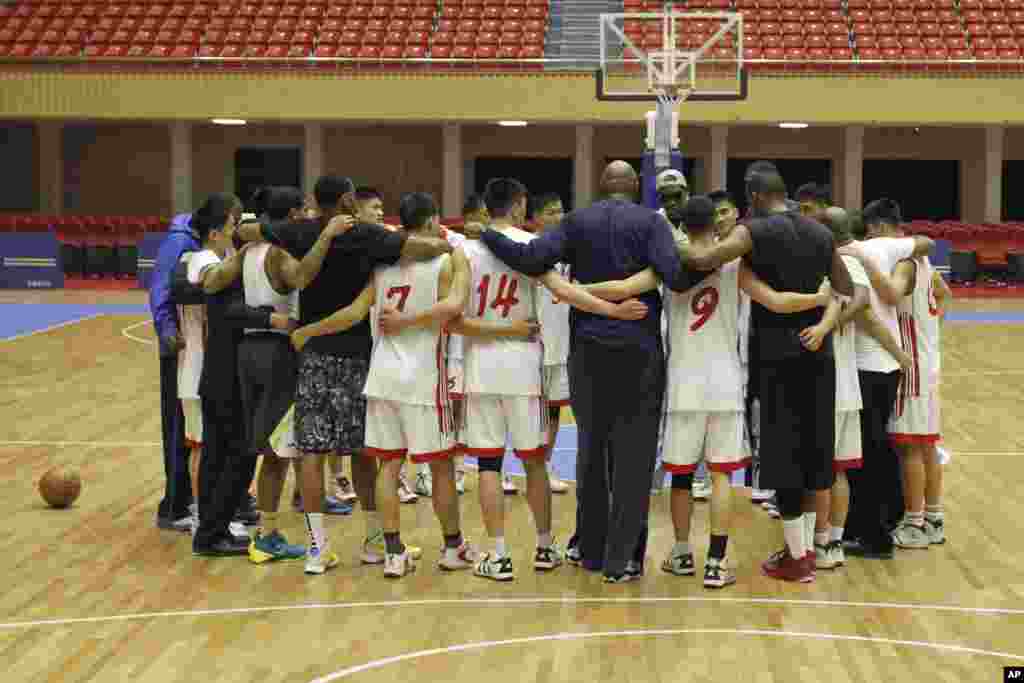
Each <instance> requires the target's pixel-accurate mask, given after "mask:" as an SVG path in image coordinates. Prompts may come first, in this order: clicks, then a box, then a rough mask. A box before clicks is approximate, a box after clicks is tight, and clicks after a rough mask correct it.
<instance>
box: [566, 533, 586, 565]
mask: <svg viewBox="0 0 1024 683" xmlns="http://www.w3.org/2000/svg"><path fill="white" fill-rule="evenodd" d="M565 561H566V562H567V563H569V564H571V565H572V566H573V567H578V566H580V564H581V563H582V562H583V553H582V552H580V544H579V539H578V538H577V537H576V536H573V537H572V538H570V539H569V545H568V547H566V549H565Z"/></svg>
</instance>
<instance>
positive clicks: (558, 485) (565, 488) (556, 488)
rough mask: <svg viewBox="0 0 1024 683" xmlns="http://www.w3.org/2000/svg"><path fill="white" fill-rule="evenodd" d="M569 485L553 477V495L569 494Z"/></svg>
mask: <svg viewBox="0 0 1024 683" xmlns="http://www.w3.org/2000/svg"><path fill="white" fill-rule="evenodd" d="M568 492H569V485H568V484H567V483H565V482H564V481H562V480H561V479H556V478H555V477H551V493H568Z"/></svg>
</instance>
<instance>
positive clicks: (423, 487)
mask: <svg viewBox="0 0 1024 683" xmlns="http://www.w3.org/2000/svg"><path fill="white" fill-rule="evenodd" d="M415 491H416V495H419V496H423V497H425V498H430V496H431V495H432V494H433V492H434V479H433V477H432V476H431V474H430V470H429V469H423V470H420V471H419V472H417V473H416V485H415Z"/></svg>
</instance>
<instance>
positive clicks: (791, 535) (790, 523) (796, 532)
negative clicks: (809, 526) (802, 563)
mask: <svg viewBox="0 0 1024 683" xmlns="http://www.w3.org/2000/svg"><path fill="white" fill-rule="evenodd" d="M782 535H783V537H784V538H785V539H786V547H787V548H789V554H790V556H792V557H793V559H795V560H801V559H803V557H804V555H806V554H807V551H806V549H805V548H804V516H803V515H800V516H799V517H797V518H796V519H784V520H782Z"/></svg>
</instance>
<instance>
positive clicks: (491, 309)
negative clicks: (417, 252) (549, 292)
mask: <svg viewBox="0 0 1024 683" xmlns="http://www.w3.org/2000/svg"><path fill="white" fill-rule="evenodd" d="M500 230H501V232H502V234H504V235H505V236H506V237H508V238H510V239H512V240H514V241H516V242H529V241H531V240H532V239H534V236H533V235H531V234H530V233H528V232H526V231H524V230H520V229H519V228H501V229H500ZM462 250H463V251H464V252H465V254H466V257H467V258H468V259H469V263H470V267H471V268H472V271H473V277H472V283H471V285H470V286H471V291H470V295H469V300H468V302H467V304H466V312H465V317H466V318H479V319H483V320H488V321H493V322H514V321H523V320H530V319H535V320H539V316H538V313H539V312H538V308H539V306H538V296H537V292H536V285H535V284H534V282H533V280H532V279H531V278H529V277H527V276H525V275H523V274H522V273H518V272H516V271H514V270H512V269H511V268H509V267H508V266H506V265H505V264H504V263H503V262H502V261H501V260H500V259H498V257H496V256H495V255H494V254H492V253H491V251H490V249H488V248H487V247H486V246H485V245H484V244H483V242H478V241H475V240H474V241H467V242H466V243H464V244H463V245H462ZM463 353H464V354H465V358H464V360H463V367H464V369H465V370H464V371H465V382H466V393H467V394H494V395H500V396H540V395H541V376H542V374H543V372H542V370H543V365H542V364H543V352H542V349H541V344H540V343H538V342H530V341H525V340H520V339H510V338H494V339H487V338H477V337H466V338H465V346H464V349H463Z"/></svg>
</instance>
